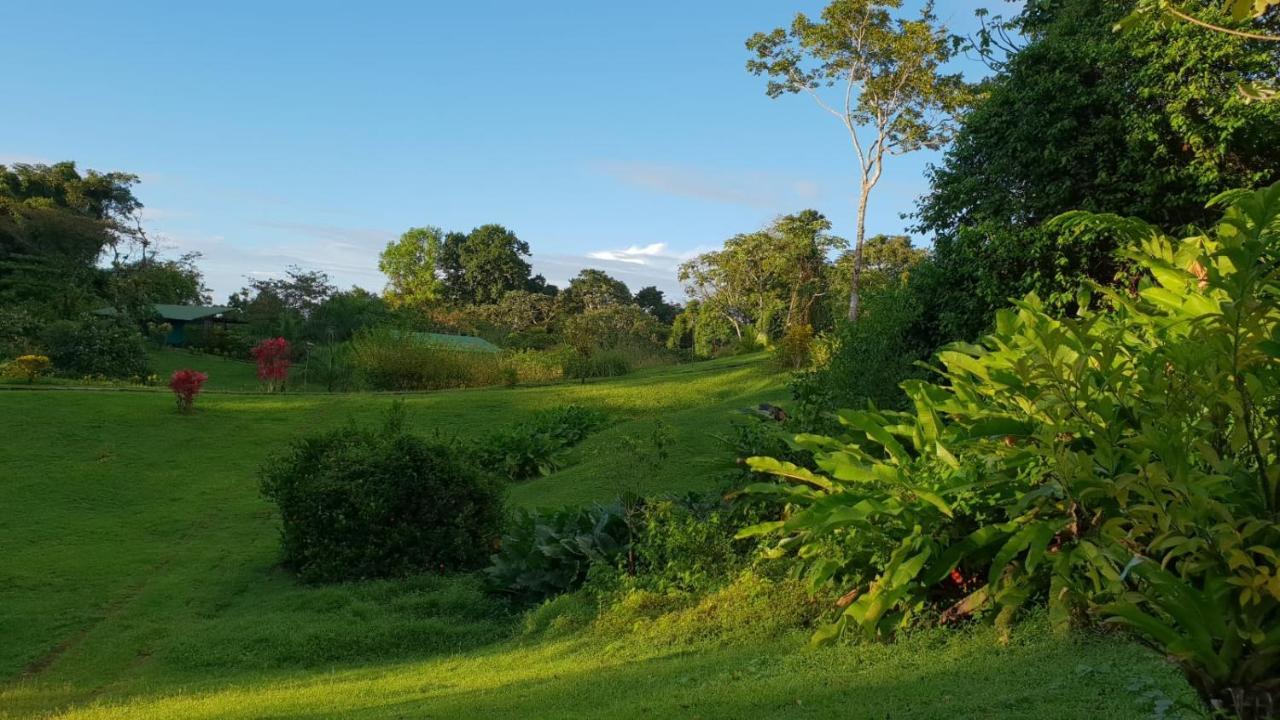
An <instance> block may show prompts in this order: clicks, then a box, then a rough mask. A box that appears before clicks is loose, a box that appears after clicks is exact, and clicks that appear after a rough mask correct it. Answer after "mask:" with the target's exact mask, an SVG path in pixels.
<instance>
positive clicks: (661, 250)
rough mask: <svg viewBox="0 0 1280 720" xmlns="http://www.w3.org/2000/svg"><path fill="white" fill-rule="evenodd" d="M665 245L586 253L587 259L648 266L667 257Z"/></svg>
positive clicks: (656, 244) (654, 244)
mask: <svg viewBox="0 0 1280 720" xmlns="http://www.w3.org/2000/svg"><path fill="white" fill-rule="evenodd" d="M666 251H667V244H666V243H652V244H650V245H645V246H644V247H636V246H635V245H632V246H631V247H629V248H627V249H626V250H596V251H595V252H590V253H587V257H589V258H593V259H595V260H611V261H613V262H622V263H634V264H636V265H650V264H652V263H653V262H654V261H655V260H661V259H664V258H666V257H668V256H667V254H666Z"/></svg>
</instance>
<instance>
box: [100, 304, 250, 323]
mask: <svg viewBox="0 0 1280 720" xmlns="http://www.w3.org/2000/svg"><path fill="white" fill-rule="evenodd" d="M152 309H153V310H155V312H156V314H157V315H159V316H160V317H162V318H164V319H165V320H181V321H183V322H190V321H192V320H203V319H204V318H207V317H213V316H214V315H221V314H223V313H226V312H230V311H231V308H230V307H226V306H224V305H208V306H202V305H165V304H161V303H158V304H156V305H154V306H152ZM94 313H95V314H97V315H107V316H111V315H115V314H116V309H115V308H103V309H101V310H95V311H94Z"/></svg>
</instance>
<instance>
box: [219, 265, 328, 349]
mask: <svg viewBox="0 0 1280 720" xmlns="http://www.w3.org/2000/svg"><path fill="white" fill-rule="evenodd" d="M334 292H335V288H334V287H333V285H332V284H331V283H330V282H329V275H328V274H327V273H325V272H323V271H320V270H303V269H302V268H299V267H297V266H296V265H292V266H290V267H288V268H287V269H286V270H285V273H284V277H282V278H260V279H255V280H251V281H250V282H249V284H248V286H246V287H244V288H242V289H241V290H240V291H239V292H236V293H234V294H233V295H232V296H231V297H230V299H229V300H228V303H227V304H228V305H230V306H231V307H233V308H235V309H236V310H237V311H238V312H239V313H240V314H241V316H242V317H243V318H244V320H245V321H246V322H248V324H249V332H250V334H251V335H253V336H254V337H259V338H265V337H286V338H293V339H297V338H298V337H299V335H300V334H301V332H302V328H303V323H304V322H305V321H306V320H307V318H309V317H310V316H311V314H312V312H313V311H315V310H316V308H318V307H319V306H320V305H321V304H323V303H324V302H325V301H326V300H328V299H329V298H330V297H331V296H332V295H333V294H334Z"/></svg>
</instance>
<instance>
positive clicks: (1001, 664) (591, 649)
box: [0, 359, 1181, 717]
mask: <svg viewBox="0 0 1280 720" xmlns="http://www.w3.org/2000/svg"><path fill="white" fill-rule="evenodd" d="M211 386H212V385H211ZM783 394H784V393H783V392H782V391H781V388H780V384H779V379H778V378H777V377H776V376H772V375H770V374H769V373H768V372H767V370H766V369H765V368H764V366H763V364H762V363H760V362H759V361H758V360H740V359H739V360H726V361H720V362H716V363H706V364H698V365H690V366H682V367H678V368H672V369H665V370H661V371H653V372H647V373H641V374H637V375H635V376H632V377H629V378H625V379H622V380H618V381H613V382H607V383H590V384H586V385H578V384H573V385H557V386H551V387H542V388H514V389H491V390H475V391H458V392H442V393H434V394H427V395H414V396H408V398H407V402H408V406H409V414H410V421H411V423H413V424H414V425H415V426H416V427H417V428H419V429H421V430H423V431H426V432H430V431H433V430H440V431H442V432H446V433H453V432H458V433H467V434H469V433H482V432H485V431H487V430H489V429H490V428H492V427H495V426H497V425H500V424H503V423H507V422H512V421H514V420H517V419H518V418H519V416H520V415H521V414H522V413H524V412H527V411H529V410H533V409H536V408H539V407H545V406H548V405H554V404H563V403H567V402H577V403H581V404H584V405H591V406H594V407H599V408H602V409H605V410H607V411H608V412H609V413H610V414H611V415H612V417H613V418H614V419H615V424H614V425H613V426H612V427H610V428H609V429H607V430H605V431H603V432H601V433H599V434H597V435H595V436H593V437H592V438H590V439H588V441H587V442H585V443H584V444H583V445H582V446H580V447H579V448H578V449H576V450H575V451H574V452H573V456H572V458H571V459H572V460H573V461H574V462H575V463H576V464H574V465H572V466H571V467H568V468H567V469H565V470H564V471H562V472H560V473H557V474H555V475H552V476H549V477H546V478H541V479H539V480H536V481H532V482H529V483H526V484H523V485H520V486H517V487H515V488H514V489H513V491H512V500H513V501H514V502H516V503H522V504H527V505H528V504H536V505H557V504H564V503H573V502H578V503H580V502H587V501H591V500H595V499H606V498H608V497H610V496H611V495H612V494H613V493H614V491H615V489H616V487H618V486H619V485H620V484H631V483H635V482H637V481H640V480H641V478H640V477H639V472H640V471H639V470H638V469H637V464H636V463H634V462H629V461H628V460H627V458H626V457H625V454H623V455H620V454H619V452H618V447H619V444H620V441H621V440H622V439H623V438H625V437H641V436H644V435H646V434H647V432H648V430H649V429H650V428H651V427H652V424H653V423H654V422H655V420H656V419H657V418H659V417H661V418H662V419H663V420H664V421H665V422H667V423H669V424H670V425H671V426H672V427H673V428H674V430H675V436H676V438H677V443H676V445H675V447H674V448H672V457H671V459H670V460H669V461H668V462H667V464H666V465H665V466H664V467H662V468H661V469H660V470H659V471H658V472H656V473H654V475H653V477H646V478H643V487H644V489H645V490H646V491H648V492H662V491H679V490H684V489H691V488H694V487H697V486H699V485H700V484H705V483H707V482H708V479H707V478H708V476H709V475H710V474H711V473H712V472H713V471H714V467H713V465H712V464H710V463H712V461H711V460H709V459H708V458H714V457H717V456H719V457H723V452H722V451H721V450H720V449H719V448H718V445H719V442H718V441H717V440H716V439H715V438H714V437H712V435H713V434H715V433H717V432H722V431H723V429H724V428H725V427H726V426H727V423H728V422H730V419H731V417H732V414H733V410H735V409H736V408H739V407H743V406H746V405H749V404H752V403H755V402H759V401H762V400H776V399H778V398H780V397H781V396H782V395H783ZM388 402H389V398H387V397H385V396H372V395H353V396H325V395H294V396H275V397H271V396H261V395H232V394H219V393H216V392H210V393H207V394H206V395H204V396H202V397H201V398H200V400H199V402H198V407H199V413H198V414H197V415H195V416H192V417H180V416H177V415H176V414H174V413H173V412H172V410H171V407H172V405H171V401H170V398H169V396H168V395H167V393H165V392H162V391H155V392H101V391H83V392H49V391H38V390H37V391H6V392H3V393H0V408H3V412H0V437H4V438H8V439H10V440H9V441H6V442H3V443H0V497H2V498H3V501H0V502H3V505H0V547H3V548H4V549H5V550H4V557H5V560H4V562H3V563H0V638H3V642H0V683H6V682H7V685H4V684H0V717H3V716H7V715H12V716H15V717H21V716H28V715H38V714H43V713H46V712H48V711H51V710H54V709H55V708H63V709H70V710H71V713H70V714H71V716H80V715H84V716H93V717H124V716H127V717H260V716H263V715H271V716H288V717H329V716H344V717H351V716H354V717H401V716H415V717H416V716H423V715H424V714H427V713H430V714H431V715H432V716H437V717H466V716H473V717H572V716H600V711H602V710H606V711H607V713H614V711H617V712H616V714H617V716H619V717H626V716H637V717H640V716H669V715H677V716H690V717H692V716H700V717H739V716H741V715H743V714H747V713H748V712H756V713H764V714H770V713H776V712H777V710H778V709H779V708H781V707H784V706H785V707H787V708H788V709H789V714H794V715H796V716H799V717H804V716H814V717H825V716H831V715H833V714H834V713H836V711H837V709H838V708H841V707H843V709H842V710H840V711H839V714H841V715H842V716H846V717H847V716H850V715H849V712H850V709H849V707H848V706H847V703H848V702H849V699H848V695H847V694H846V693H850V694H855V693H856V694H858V695H859V696H865V697H867V698H870V700H868V701H860V702H859V703H858V706H859V707H861V708H862V709H863V710H864V711H866V713H868V714H864V715H863V717H881V716H883V715H884V712H885V710H884V709H885V708H889V707H894V708H897V710H895V712H894V714H893V715H892V716H893V717H940V716H944V715H942V714H941V713H942V710H943V708H946V707H955V705H949V703H960V705H959V707H962V708H969V709H971V710H973V711H974V712H975V713H976V712H977V710H978V709H983V708H985V709H986V710H992V709H998V708H1005V709H1008V708H1009V707H1010V706H1009V705H1008V703H1016V702H1019V701H1020V700H1023V699H1026V700H1030V698H1031V697H1032V696H1034V697H1035V698H1036V700H1035V702H1034V703H1033V705H1034V706H1035V707H1037V708H1039V709H1037V710H1035V711H1034V714H1036V715H1038V716H1040V717H1075V716H1077V715H1076V714H1074V713H1075V711H1077V710H1078V711H1083V710H1085V709H1086V708H1087V709H1089V710H1090V712H1096V714H1097V716H1099V717H1132V716H1134V715H1133V714H1132V711H1133V710H1134V707H1135V706H1134V700H1133V698H1132V697H1130V696H1128V695H1126V694H1125V692H1124V688H1125V687H1127V685H1126V683H1132V682H1133V681H1134V679H1135V678H1138V679H1141V678H1147V677H1151V678H1155V680H1153V682H1155V683H1157V684H1158V686H1159V687H1161V688H1164V689H1166V690H1167V691H1169V692H1173V693H1177V692H1180V691H1181V690H1180V687H1181V686H1180V684H1179V683H1178V682H1177V681H1176V680H1175V679H1173V675H1172V673H1171V672H1170V671H1169V669H1168V668H1166V667H1164V666H1163V665H1162V664H1160V663H1158V662H1157V661H1155V660H1154V659H1153V658H1151V657H1150V656H1149V655H1147V654H1146V653H1144V652H1142V651H1140V650H1138V649H1136V648H1134V647H1132V646H1129V645H1124V644H1118V643H1115V642H1109V643H1095V644H1089V645H1085V646H1080V647H1076V646H1069V645H1059V644H1057V643H1055V642H1049V641H1047V640H1045V639H1043V638H1042V639H1040V640H1039V641H1029V642H1027V643H1025V644H1022V645H1015V646H1014V647H1012V648H1009V649H1001V648H998V647H997V646H996V645H995V644H994V643H992V642H991V640H990V638H987V637H975V638H968V637H952V638H949V639H947V640H945V641H944V640H933V641H931V642H935V643H942V645H941V646H940V650H939V651H938V652H937V653H934V652H921V651H919V649H918V648H917V650H913V649H912V646H911V645H910V644H907V645H903V646H900V647H898V648H895V649H891V650H890V649H883V648H864V649H856V650H850V649H844V650H837V651H830V652H829V653H827V654H819V655H813V654H810V653H805V652H802V651H801V646H802V641H801V639H800V638H798V637H791V638H785V639H783V640H779V641H776V642H772V643H768V644H763V645H760V646H757V647H752V648H751V649H749V650H748V649H746V648H742V647H737V648H734V647H726V648H708V649H704V650H703V651H701V652H697V653H675V652H674V651H653V652H650V653H647V654H644V653H642V654H641V655H639V656H637V655H635V654H634V653H632V654H631V655H627V656H623V655H620V654H619V653H617V652H616V651H613V650H609V649H608V647H606V645H607V644H606V643H601V642H597V641H591V640H585V639H579V640H575V641H571V642H570V641H560V642H532V641H530V642H525V643H516V642H513V641H510V640H506V639H505V638H507V637H509V636H510V633H511V627H512V622H513V620H512V618H511V617H510V616H509V614H508V613H507V612H506V610H505V609H504V608H503V607H502V606H501V605H500V604H497V603H495V602H494V601H491V600H489V599H486V598H485V597H484V595H483V594H482V593H481V592H480V591H479V589H478V588H476V587H475V585H474V583H473V582H471V581H469V580H466V579H446V580H430V579H422V580H412V581H403V582H393V583H371V584H362V585H349V586H338V587H326V588H306V587H300V586H298V585H296V584H295V583H294V582H293V581H292V579H291V578H290V577H289V576H287V575H286V574H284V573H282V572H280V571H279V570H277V569H276V568H275V561H276V557H277V555H276V552H277V548H276V539H275V530H274V525H273V521H272V517H271V513H270V510H269V508H268V507H267V506H266V505H265V504H264V503H263V502H262V501H261V500H260V499H259V498H258V496H257V493H256V483H255V479H254V469H255V468H256V467H257V465H258V464H259V463H260V462H261V460H262V458H263V457H264V456H265V455H266V454H267V453H269V452H270V451H271V450H272V449H274V448H277V447H279V446H280V445H281V444H282V443H283V442H285V441H286V440H287V439H288V438H291V437H293V436H295V435H296V434H297V433H299V432H300V431H303V430H310V429H314V428H317V427H323V426H331V425H333V424H335V423H339V422H343V421H344V420H345V419H346V418H347V417H356V418H357V419H361V420H365V421H372V420H373V419H374V418H375V417H376V416H377V415H378V414H379V413H381V412H382V410H383V409H384V408H385V407H386V405H387V404H388ZM15 438H21V439H22V442H13V441H12V439H15ZM622 644H623V645H625V644H626V643H622ZM868 663H869V664H868ZM973 666H977V667H981V668H982V669H981V671H980V672H979V673H978V674H977V676H976V677H974V676H970V675H968V674H967V671H965V670H964V668H966V667H973ZM1082 667H1083V668H1084V669H1083V670H1081V668H1082ZM1089 667H1101V668H1104V670H1103V671H1098V672H1096V673H1095V672H1094V671H1092V670H1089V669H1088V668H1089ZM1094 675H1098V677H1094ZM1024 676H1025V677H1024ZM1009 683H1012V684H1014V685H1015V686H1016V689H1008V688H1006V689H1004V690H1002V691H1001V692H1000V693H998V694H995V695H993V693H992V690H993V689H995V688H1000V687H1002V686H1004V685H1007V684H1009ZM975 684H976V685H975ZM1095 686H1096V687H1098V688H1101V690H1096V689H1095ZM975 687H976V688H977V689H976V690H975ZM984 687H985V688H986V689H985V690H983V689H982V688H984ZM1085 688H1089V689H1088V690H1085ZM948 696H949V697H950V699H949V700H948V699H947V698H948ZM627 697H630V699H628V700H625V701H624V698H627ZM797 700H800V701H801V704H799V705H796V704H795V703H796V701H797ZM93 702H104V703H117V702H124V703H128V704H129V705H128V709H127V710H123V709H121V708H119V707H115V706H110V707H106V708H102V709H99V710H93V709H91V707H89V706H87V705H86V704H89V703H93ZM875 703H882V704H881V705H880V707H881V710H880V711H876V710H874V708H875V707H876V705H875ZM793 705H794V707H793ZM1028 707H1031V706H1028ZM1054 708H1074V709H1075V710H1073V712H1072V713H1065V714H1063V713H1057V714H1055V711H1054V710H1053V709H1054ZM1029 712H1030V711H1029ZM650 713H656V715H650ZM899 713H901V714H899ZM960 714H961V715H964V714H965V713H964V712H961V713H960ZM1004 716H1009V717H1012V716H1016V715H1004ZM1028 716H1029V715H1028Z"/></svg>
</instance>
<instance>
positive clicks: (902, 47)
mask: <svg viewBox="0 0 1280 720" xmlns="http://www.w3.org/2000/svg"><path fill="white" fill-rule="evenodd" d="M901 6H902V0H834V1H833V2H832V3H831V4H829V5H828V6H827V7H826V8H825V9H824V10H823V11H822V16H821V19H820V20H818V21H816V22H815V21H813V20H810V19H809V18H808V17H807V16H806V15H805V14H804V13H799V14H797V15H796V17H795V20H793V21H792V23H791V26H790V28H776V29H774V30H772V31H771V32H767V33H764V32H762V33H756V34H755V35H753V36H751V38H750V39H749V40H747V49H748V50H750V51H751V52H752V53H754V55H755V57H753V58H752V59H751V60H749V61H748V62H747V69H748V70H749V71H751V72H752V73H753V74H756V75H764V76H767V77H768V78H769V83H768V85H767V87H766V92H767V93H768V95H769V97H771V98H777V97H779V96H781V95H784V94H789V93H807V94H809V95H810V96H812V98H813V99H814V100H815V101H816V102H817V104H818V106H819V107H821V108H822V109H823V110H825V111H826V112H828V113H830V114H831V115H833V116H835V117H836V119H838V120H839V121H840V123H841V124H842V125H843V126H844V128H845V130H846V131H847V132H848V135H849V139H850V141H851V142H852V144H853V149H854V152H855V154H856V156H857V159H858V168H859V190H858V219H857V236H856V240H855V243H854V250H853V252H854V262H853V268H852V275H851V277H850V286H849V287H850V292H849V319H850V320H854V321H856V320H857V319H858V302H859V289H860V287H859V286H860V284H861V276H862V271H863V263H862V252H863V240H864V239H865V236H866V214H867V204H868V201H869V200H870V197H871V191H872V190H873V189H874V188H875V186H876V184H877V183H879V182H880V178H881V176H882V174H883V172H884V164H885V161H886V160H887V159H888V158H889V157H891V156H894V155H902V154H905V153H909V152H913V151H915V150H919V149H921V148H931V149H937V148H939V147H941V146H942V145H943V144H944V143H945V142H946V141H947V139H948V138H949V137H950V135H951V131H952V122H951V118H952V116H953V115H954V114H955V113H956V112H957V111H958V110H959V108H960V107H961V106H962V105H963V103H964V102H965V101H966V99H967V96H968V92H967V87H966V85H965V83H964V81H963V80H962V79H961V77H960V76H959V75H956V74H946V73H943V72H942V66H943V65H944V64H945V63H946V62H947V61H948V60H950V59H951V57H952V54H953V47H952V44H951V43H950V41H949V39H948V36H947V32H946V30H945V28H943V27H941V26H940V25H939V23H938V19H937V17H936V16H935V15H934V13H933V3H932V2H927V3H925V5H924V7H923V8H922V9H921V11H920V15H919V16H918V17H917V18H915V19H902V18H897V17H895V16H894V14H893V13H892V12H891V11H892V10H897V9H898V8H900V7H901Z"/></svg>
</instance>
